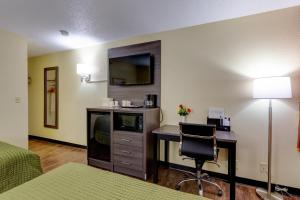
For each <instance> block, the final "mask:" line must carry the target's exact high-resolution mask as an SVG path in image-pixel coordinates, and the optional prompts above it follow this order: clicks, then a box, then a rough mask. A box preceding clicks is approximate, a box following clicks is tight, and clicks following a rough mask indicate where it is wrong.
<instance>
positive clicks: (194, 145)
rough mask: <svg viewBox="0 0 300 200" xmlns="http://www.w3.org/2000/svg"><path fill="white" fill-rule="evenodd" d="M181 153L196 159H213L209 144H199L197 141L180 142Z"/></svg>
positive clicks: (212, 151)
mask: <svg viewBox="0 0 300 200" xmlns="http://www.w3.org/2000/svg"><path fill="white" fill-rule="evenodd" d="M181 154H182V155H185V156H187V157H190V158H194V159H196V160H208V161H209V160H214V150H213V148H212V147H211V145H209V144H207V145H205V144H203V143H201V145H199V142H198V141H192V140H190V141H186V142H184V143H182V147H181Z"/></svg>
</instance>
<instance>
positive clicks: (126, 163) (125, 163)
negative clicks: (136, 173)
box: [120, 161, 131, 165]
mask: <svg viewBox="0 0 300 200" xmlns="http://www.w3.org/2000/svg"><path fill="white" fill-rule="evenodd" d="M120 163H121V164H122V165H131V164H130V163H129V162H124V161H121V162H120Z"/></svg>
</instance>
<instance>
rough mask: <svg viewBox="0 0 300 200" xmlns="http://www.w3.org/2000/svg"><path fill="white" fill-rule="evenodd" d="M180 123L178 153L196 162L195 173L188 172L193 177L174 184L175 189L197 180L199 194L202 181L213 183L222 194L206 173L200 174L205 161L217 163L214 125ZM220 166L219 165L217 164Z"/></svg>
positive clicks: (220, 193)
mask: <svg viewBox="0 0 300 200" xmlns="http://www.w3.org/2000/svg"><path fill="white" fill-rule="evenodd" d="M179 125H180V147H179V155H180V156H182V155H183V156H187V157H188V158H183V159H193V160H195V163H196V170H197V173H196V174H193V173H189V174H191V175H192V176H193V178H189V179H185V180H183V181H181V182H179V183H178V184H177V185H176V189H177V190H180V188H181V185H182V184H183V183H185V182H188V181H197V184H198V187H199V195H200V196H203V186H202V182H206V183H209V184H212V185H214V186H215V187H216V188H217V190H218V191H217V194H218V195H219V196H222V194H223V191H222V189H221V187H220V186H219V185H218V184H216V183H214V182H211V181H210V180H209V176H208V175H207V174H202V167H203V165H204V163H205V162H209V163H213V164H217V162H216V161H217V154H218V153H217V142H216V126H215V125H201V124H191V123H179ZM217 165H218V166H219V164H217ZM219 167H220V166H219Z"/></svg>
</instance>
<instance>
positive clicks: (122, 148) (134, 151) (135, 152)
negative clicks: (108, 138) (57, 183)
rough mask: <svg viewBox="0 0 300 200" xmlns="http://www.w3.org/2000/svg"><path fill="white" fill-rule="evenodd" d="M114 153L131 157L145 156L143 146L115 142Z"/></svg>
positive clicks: (140, 157)
mask: <svg viewBox="0 0 300 200" xmlns="http://www.w3.org/2000/svg"><path fill="white" fill-rule="evenodd" d="M114 154H115V155H117V156H118V155H119V156H126V157H131V158H139V159H142V158H143V149H142V148H141V147H135V146H128V145H122V144H114Z"/></svg>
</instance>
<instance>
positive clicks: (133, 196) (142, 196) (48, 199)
mask: <svg viewBox="0 0 300 200" xmlns="http://www.w3.org/2000/svg"><path fill="white" fill-rule="evenodd" d="M0 199H1V200H20V199H22V200H60V199H63V200H81V199H82V200H167V199H168V200H183V199H184V200H200V199H205V198H203V197H199V196H196V195H192V194H187V193H183V192H179V191H176V190H172V189H168V188H165V187H162V186H159V185H155V184H152V183H148V182H145V181H141V180H137V179H134V178H131V177H127V176H124V175H120V174H116V173H112V172H108V171H104V170H100V169H96V168H93V167H90V166H87V165H83V164H75V163H69V164H66V165H64V166H61V167H59V168H57V169H55V170H52V171H50V172H48V173H46V174H44V175H42V176H40V177H38V178H35V179H34V180H32V181H29V182H27V183H24V184H23V185H20V186H18V187H16V188H14V189H12V190H9V191H7V192H5V193H3V194H0Z"/></svg>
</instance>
